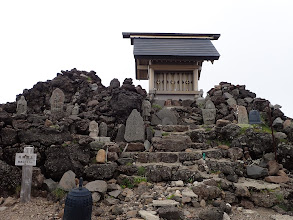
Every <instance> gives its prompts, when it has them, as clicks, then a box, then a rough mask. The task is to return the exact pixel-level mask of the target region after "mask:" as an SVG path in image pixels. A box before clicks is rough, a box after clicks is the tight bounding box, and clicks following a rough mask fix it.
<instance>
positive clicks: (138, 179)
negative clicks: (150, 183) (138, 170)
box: [133, 177, 147, 185]
mask: <svg viewBox="0 0 293 220" xmlns="http://www.w3.org/2000/svg"><path fill="white" fill-rule="evenodd" d="M141 182H147V178H146V177H135V178H134V180H133V183H134V185H138V184H140V183H141Z"/></svg>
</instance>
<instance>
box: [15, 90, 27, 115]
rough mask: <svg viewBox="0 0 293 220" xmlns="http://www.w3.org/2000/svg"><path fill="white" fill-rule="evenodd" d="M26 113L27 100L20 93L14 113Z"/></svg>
mask: <svg viewBox="0 0 293 220" xmlns="http://www.w3.org/2000/svg"><path fill="white" fill-rule="evenodd" d="M26 113H27V101H26V100H25V98H24V96H23V95H22V96H21V97H20V99H19V100H18V101H17V108H16V114H17V115H26Z"/></svg>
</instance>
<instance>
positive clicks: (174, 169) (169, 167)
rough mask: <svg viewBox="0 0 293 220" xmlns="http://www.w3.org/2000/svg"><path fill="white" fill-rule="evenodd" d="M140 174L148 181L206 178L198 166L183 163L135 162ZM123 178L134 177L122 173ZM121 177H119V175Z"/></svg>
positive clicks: (199, 179) (192, 180) (190, 180)
mask: <svg viewBox="0 0 293 220" xmlns="http://www.w3.org/2000/svg"><path fill="white" fill-rule="evenodd" d="M135 166H136V167H137V169H138V172H137V174H138V173H140V174H139V175H140V176H142V177H146V178H147V180H148V181H152V182H162V181H176V180H182V181H184V182H194V181H202V180H203V179H204V178H203V177H202V175H201V172H199V171H198V169H197V166H196V165H195V166H192V167H189V166H188V167H187V166H183V165H182V164H181V163H135ZM120 176H123V178H133V176H128V177H126V175H124V174H120ZM118 179H119V177H118Z"/></svg>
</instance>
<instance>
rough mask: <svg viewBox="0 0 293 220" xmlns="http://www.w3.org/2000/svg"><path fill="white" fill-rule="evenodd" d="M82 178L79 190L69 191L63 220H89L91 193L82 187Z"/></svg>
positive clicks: (91, 203)
mask: <svg viewBox="0 0 293 220" xmlns="http://www.w3.org/2000/svg"><path fill="white" fill-rule="evenodd" d="M82 182H83V181H82V178H80V180H79V188H75V189H73V190H71V191H70V192H69V193H68V195H67V197H66V200H65V208H64V216H63V220H91V216H92V205H93V199H92V194H91V192H90V191H89V190H88V189H86V188H83V187H82Z"/></svg>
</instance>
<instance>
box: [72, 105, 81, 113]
mask: <svg viewBox="0 0 293 220" xmlns="http://www.w3.org/2000/svg"><path fill="white" fill-rule="evenodd" d="M78 114H79V105H78V104H77V103H75V105H74V107H73V109H72V113H71V115H78Z"/></svg>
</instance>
